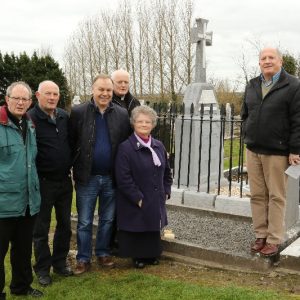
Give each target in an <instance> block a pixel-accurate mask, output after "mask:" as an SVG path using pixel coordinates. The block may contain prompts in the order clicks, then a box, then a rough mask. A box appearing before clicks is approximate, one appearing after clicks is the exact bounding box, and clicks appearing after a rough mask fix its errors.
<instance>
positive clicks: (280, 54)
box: [259, 47, 283, 59]
mask: <svg viewBox="0 0 300 300" xmlns="http://www.w3.org/2000/svg"><path fill="white" fill-rule="evenodd" d="M266 49H274V50H275V52H276V54H277V55H278V57H279V58H280V59H282V57H283V55H282V53H281V51H280V50H279V49H278V48H276V47H275V48H274V47H265V48H263V49H261V50H260V51H259V58H260V57H261V54H262V52H263V51H264V50H266Z"/></svg>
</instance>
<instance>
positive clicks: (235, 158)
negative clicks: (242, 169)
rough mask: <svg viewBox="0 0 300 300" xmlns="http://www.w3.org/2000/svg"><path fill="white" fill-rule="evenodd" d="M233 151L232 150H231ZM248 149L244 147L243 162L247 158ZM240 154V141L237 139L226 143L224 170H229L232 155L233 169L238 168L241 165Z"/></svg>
mask: <svg viewBox="0 0 300 300" xmlns="http://www.w3.org/2000/svg"><path fill="white" fill-rule="evenodd" d="M231 149H232V150H231ZM245 149H246V147H245V146H244V154H243V155H244V157H243V162H244V163H245V158H246V151H245ZM239 152H240V140H239V138H235V139H233V140H232V141H231V140H230V139H228V140H225V141H224V170H227V169H229V166H230V153H232V167H236V166H238V164H239V155H240V154H239Z"/></svg>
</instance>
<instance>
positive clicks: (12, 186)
mask: <svg viewBox="0 0 300 300" xmlns="http://www.w3.org/2000/svg"><path fill="white" fill-rule="evenodd" d="M21 193H22V191H21V185H20V183H17V182H3V181H2V182H1V181H0V215H1V216H15V215H18V214H19V213H21V212H22V210H23V208H24V201H25V199H24V196H22V195H21Z"/></svg>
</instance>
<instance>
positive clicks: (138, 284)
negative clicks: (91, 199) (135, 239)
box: [6, 260, 300, 300]
mask: <svg viewBox="0 0 300 300" xmlns="http://www.w3.org/2000/svg"><path fill="white" fill-rule="evenodd" d="M125 261H126V260H125ZM162 265H163V266H162V267H163V268H166V267H168V265H169V262H167V261H163V262H162ZM6 267H7V269H9V268H8V264H6ZM169 267H170V268H171V269H172V265H170V266H169ZM93 268H95V269H93V270H92V271H91V272H89V273H87V274H84V275H81V276H78V277H75V276H73V277H69V278H61V277H59V276H57V275H56V274H54V275H53V284H52V285H51V286H49V287H47V288H40V287H39V288H40V289H41V290H43V292H44V293H45V296H44V297H43V299H51V300H52V299H57V300H59V299H78V300H79V299H83V300H85V299H86V300H94V299H95V300H96V299H97V300H99V299H105V300H107V299H115V300H117V299H118V300H126V299H130V300H141V299H145V300H146V299H147V300H148V299H149V300H152V299H153V300H154V299H155V300H156V299H159V300H169V299H170V300H171V299H172V300H173V299H187V300H190V299H211V300H213V299H228V300H234V299H241V300H247V299H249V300H252V299H253V300H255V299H257V300H258V299H262V300H263V299H274V300H275V299H297V298H296V297H292V296H289V295H287V294H281V293H279V292H275V291H270V290H269V289H266V290H263V288H261V289H260V290H258V289H257V288H256V287H252V288H249V287H238V286H236V285H234V284H232V283H231V284H229V285H228V284H225V285H224V284H217V285H215V284H212V283H211V282H210V283H209V284H207V285H205V284H203V283H201V282H200V283H190V282H187V281H185V280H176V279H167V278H164V276H159V275H157V274H156V275H153V274H151V272H153V269H159V268H160V266H159V267H154V266H151V267H148V268H147V269H144V270H141V271H140V270H134V269H131V268H130V265H129V263H128V262H126V263H125V264H124V260H122V262H121V263H120V264H119V266H118V268H116V269H114V270H104V271H103V270H99V269H97V268H96V267H95V266H94V267H93ZM173 269H176V267H175V268H174V267H173ZM156 271H158V270H156ZM195 279H197V278H195ZM199 279H200V278H199ZM9 280H10V274H9V272H7V282H9ZM33 286H34V287H37V286H38V284H37V283H36V279H35V280H34V283H33ZM8 296H9V297H8V299H20V297H11V296H10V295H8ZM23 298H24V297H23ZM28 299H30V298H29V297H28ZM298 299H300V298H298Z"/></svg>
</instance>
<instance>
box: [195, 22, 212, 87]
mask: <svg viewBox="0 0 300 300" xmlns="http://www.w3.org/2000/svg"><path fill="white" fill-rule="evenodd" d="M207 23H208V20H206V19H201V18H198V19H196V27H193V28H191V42H192V43H197V45H196V70H195V82H203V83H206V57H205V48H206V46H211V45H212V32H206V27H207Z"/></svg>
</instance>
